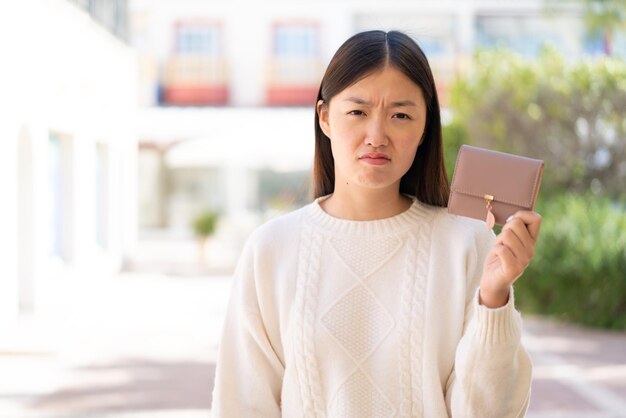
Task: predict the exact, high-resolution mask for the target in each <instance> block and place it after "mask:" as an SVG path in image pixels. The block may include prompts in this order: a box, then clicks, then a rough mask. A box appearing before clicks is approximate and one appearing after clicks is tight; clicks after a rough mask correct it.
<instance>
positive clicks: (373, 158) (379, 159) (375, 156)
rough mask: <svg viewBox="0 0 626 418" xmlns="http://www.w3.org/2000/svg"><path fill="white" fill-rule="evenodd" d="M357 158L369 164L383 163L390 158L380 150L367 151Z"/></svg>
mask: <svg viewBox="0 0 626 418" xmlns="http://www.w3.org/2000/svg"><path fill="white" fill-rule="evenodd" d="M359 160H361V161H363V162H364V163H366V164H371V165H385V164H387V163H388V162H390V161H391V158H389V156H388V155H387V154H383V153H380V152H368V153H367V154H363V155H361V156H360V157H359Z"/></svg>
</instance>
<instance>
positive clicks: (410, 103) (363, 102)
mask: <svg viewBox="0 0 626 418" xmlns="http://www.w3.org/2000/svg"><path fill="white" fill-rule="evenodd" d="M343 101H344V102H352V103H356V104H360V105H367V106H371V104H372V102H370V101H368V100H365V99H361V98H359V97H355V96H350V97H348V98H346V99H343ZM411 106H412V107H418V106H417V104H416V103H415V102H414V101H412V100H397V101H394V102H391V104H390V106H389V107H411Z"/></svg>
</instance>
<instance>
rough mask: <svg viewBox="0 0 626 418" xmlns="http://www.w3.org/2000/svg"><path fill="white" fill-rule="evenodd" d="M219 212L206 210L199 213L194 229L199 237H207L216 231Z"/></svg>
mask: <svg viewBox="0 0 626 418" xmlns="http://www.w3.org/2000/svg"><path fill="white" fill-rule="evenodd" d="M217 219H218V214H217V213H215V212H213V211H206V212H203V213H201V214H200V215H198V216H197V217H196V218H195V219H194V220H193V230H194V232H195V234H196V236H197V237H199V238H207V237H209V236H211V235H212V234H213V232H215V227H216V225H217Z"/></svg>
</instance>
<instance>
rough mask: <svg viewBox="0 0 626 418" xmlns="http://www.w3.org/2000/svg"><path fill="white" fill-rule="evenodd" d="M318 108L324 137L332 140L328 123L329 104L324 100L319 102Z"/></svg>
mask: <svg viewBox="0 0 626 418" xmlns="http://www.w3.org/2000/svg"><path fill="white" fill-rule="evenodd" d="M316 107H317V109H316V110H317V117H318V118H319V121H320V128H321V129H322V132H324V135H326V136H327V137H328V138H330V125H329V123H328V103H326V102H325V101H324V100H318V101H317V106H316Z"/></svg>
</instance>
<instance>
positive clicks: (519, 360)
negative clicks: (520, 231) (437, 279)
mask: <svg viewBox="0 0 626 418" xmlns="http://www.w3.org/2000/svg"><path fill="white" fill-rule="evenodd" d="M489 235H490V238H489V239H486V240H479V245H478V248H477V259H476V261H475V263H474V268H473V270H474V272H473V273H470V284H471V285H470V286H469V287H468V292H469V293H468V295H470V297H469V300H468V301H467V303H466V308H465V317H466V319H465V326H464V330H463V336H462V337H461V340H460V341H459V344H458V346H457V349H456V356H455V363H454V370H453V371H452V373H451V375H450V377H449V379H448V384H447V390H446V404H447V408H448V414H449V415H450V416H451V417H453V418H455V417H464V418H465V417H467V418H470V417H480V418H490V417H493V418H496V417H497V418H509V417H510V418H517V417H523V416H524V415H525V413H526V409H527V408H528V401H529V397H530V384H531V373H532V365H531V362H530V358H529V356H528V353H527V352H526V350H525V349H524V347H523V346H522V344H521V333H522V320H521V316H520V314H519V312H518V311H517V310H515V298H514V294H513V289H512V288H511V292H510V296H509V301H508V303H507V304H506V305H505V306H503V307H501V308H497V309H490V308H487V307H485V306H483V305H480V304H479V301H478V284H479V281H480V278H481V276H482V265H483V262H484V260H485V258H486V256H487V253H488V252H489V251H490V250H491V247H492V245H493V234H491V233H490V234H489ZM481 241H482V243H481Z"/></svg>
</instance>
